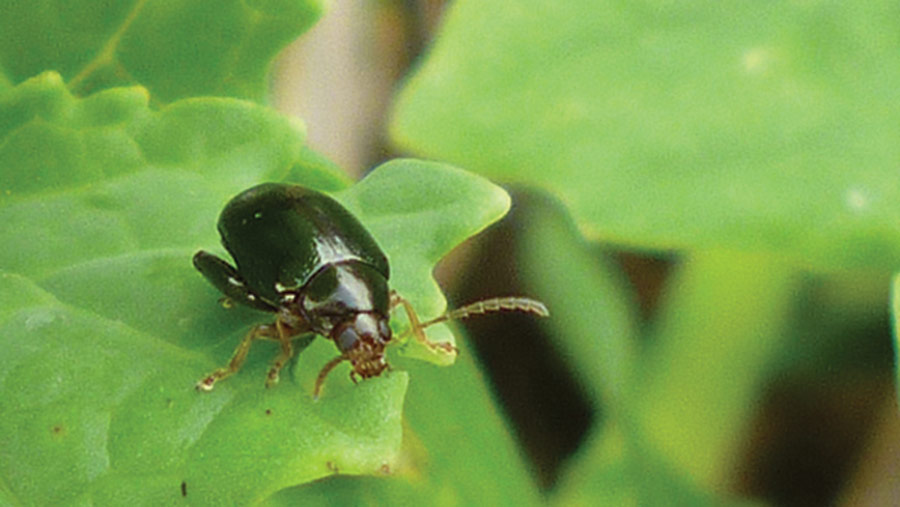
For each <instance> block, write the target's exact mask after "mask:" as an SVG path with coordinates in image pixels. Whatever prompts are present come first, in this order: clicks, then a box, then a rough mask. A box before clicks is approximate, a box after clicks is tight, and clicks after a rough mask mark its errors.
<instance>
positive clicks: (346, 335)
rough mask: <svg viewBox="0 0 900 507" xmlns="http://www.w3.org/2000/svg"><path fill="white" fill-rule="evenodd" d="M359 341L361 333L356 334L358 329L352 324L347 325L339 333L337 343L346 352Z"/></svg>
mask: <svg viewBox="0 0 900 507" xmlns="http://www.w3.org/2000/svg"><path fill="white" fill-rule="evenodd" d="M358 341H359V335H358V334H356V329H354V328H353V326H352V325H347V326H345V327H344V329H343V331H341V334H339V335H338V339H337V344H338V347H339V348H340V349H341V350H342V351H344V352H346V351H348V350H350V349H352V348H353V347H355V346H356V343H357V342H358Z"/></svg>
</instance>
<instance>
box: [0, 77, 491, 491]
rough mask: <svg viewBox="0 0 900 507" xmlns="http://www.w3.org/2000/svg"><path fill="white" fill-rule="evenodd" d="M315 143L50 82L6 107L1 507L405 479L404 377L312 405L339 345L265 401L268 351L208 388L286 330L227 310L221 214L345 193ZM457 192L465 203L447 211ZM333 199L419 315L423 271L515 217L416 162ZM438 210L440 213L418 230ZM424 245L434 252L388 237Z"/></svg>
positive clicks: (203, 111) (434, 305)
mask: <svg viewBox="0 0 900 507" xmlns="http://www.w3.org/2000/svg"><path fill="white" fill-rule="evenodd" d="M302 140H303V133H302V129H301V128H300V127H299V125H297V124H296V122H293V121H290V120H288V119H286V118H284V117H282V116H279V115H278V114H276V113H274V112H273V111H271V110H270V109H267V108H264V107H260V106H258V105H254V104H252V103H247V102H242V101H239V100H234V99H215V98H206V99H192V100H186V101H179V102H176V103H174V104H172V105H170V106H169V107H166V108H165V109H163V110H162V111H159V112H154V111H151V110H150V109H148V108H147V92H146V91H145V90H144V89H142V88H121V89H111V90H107V91H104V92H101V93H98V94H95V95H93V96H91V97H90V98H87V99H76V98H74V97H72V95H70V93H69V92H68V91H67V89H66V87H65V86H64V85H63V82H62V79H61V78H60V76H59V75H57V74H54V73H47V74H43V75H41V76H38V77H37V78H33V79H31V80H28V81H26V82H25V83H23V84H21V85H20V86H18V87H17V88H15V89H12V90H8V91H7V92H5V93H3V94H2V95H0V223H2V224H4V226H3V227H2V228H0V242H2V244H3V245H4V248H2V249H0V268H2V276H0V345H2V348H3V351H4V353H3V359H2V360H0V413H2V414H4V416H3V417H2V418H0V486H2V487H3V488H8V489H6V490H4V492H3V493H2V495H0V497H10V498H13V499H15V502H16V503H28V504H30V503H37V504H54V503H59V502H66V503H78V502H83V503H97V504H103V505H111V504H126V503H134V502H138V503H142V504H171V503H173V502H175V501H178V500H179V498H180V497H181V495H182V483H184V486H183V487H184V488H185V491H187V493H188V497H189V498H190V499H191V500H192V501H194V502H196V503H199V504H219V503H223V502H233V503H238V504H245V503H249V502H253V501H255V500H260V499H263V498H265V497H267V496H269V495H270V494H272V493H274V492H275V491H277V490H279V489H282V488H284V487H287V486H291V485H295V484H300V483H303V482H307V481H310V480H313V479H316V478H318V477H322V476H326V475H330V474H331V473H333V470H334V469H335V468H337V469H340V470H342V471H346V472H348V473H376V472H378V471H379V470H381V469H382V467H384V466H388V467H393V466H394V464H395V461H396V459H397V453H398V450H399V446H400V442H401V425H400V417H401V412H402V405H403V397H404V393H405V391H406V387H407V378H408V376H407V374H406V373H404V372H402V371H396V372H394V373H392V374H390V375H384V376H382V377H379V378H376V379H372V380H370V381H366V382H362V383H360V385H359V386H354V385H353V383H352V382H351V381H350V379H349V378H347V376H346V375H339V374H333V375H332V376H331V377H329V379H328V382H327V383H326V390H325V392H324V393H323V396H322V398H321V399H320V400H319V401H318V402H313V401H312V399H311V390H312V385H313V382H314V380H315V376H316V374H317V373H318V371H319V369H320V368H321V366H322V365H323V364H324V363H325V362H326V361H327V360H328V359H330V358H331V357H333V356H334V355H335V349H334V347H333V345H332V344H330V343H328V342H327V341H326V340H316V341H315V342H314V343H313V344H312V345H311V346H310V347H309V348H308V349H306V350H305V351H304V352H303V353H302V354H301V355H300V357H299V358H298V360H297V364H298V365H299V366H298V367H297V368H296V369H295V373H296V375H295V376H296V378H293V379H291V378H285V379H284V380H283V381H282V384H281V385H280V386H278V387H277V388H275V389H271V390H268V391H267V390H264V389H263V380H264V378H265V371H266V369H267V362H268V361H269V359H270V357H271V356H272V354H273V347H274V346H275V345H274V344H271V343H270V344H260V345H258V346H256V347H254V349H253V351H251V354H250V358H249V359H248V362H247V364H246V366H245V367H244V368H243V370H242V371H241V372H240V374H238V375H235V376H234V377H233V378H231V379H229V380H228V381H227V382H224V383H223V384H222V385H221V386H217V389H216V390H215V391H214V392H213V393H210V394H208V395H201V394H198V393H196V392H195V391H194V389H193V385H194V383H195V382H196V380H197V379H199V378H200V377H201V376H202V375H203V374H205V373H207V372H208V371H210V370H211V369H212V368H214V367H216V366H219V365H221V364H224V363H225V362H226V361H227V359H228V357H229V356H230V354H231V351H232V349H233V347H234V346H235V345H236V344H237V342H238V340H239V339H240V337H241V336H242V335H243V334H244V333H246V332H247V330H248V329H249V328H250V327H251V325H253V324H256V323H260V322H265V321H267V320H271V318H272V317H271V316H267V315H263V314H260V313H256V312H253V311H251V310H249V309H244V308H235V309H232V310H230V311H227V310H225V309H223V308H222V307H221V306H220V305H218V304H216V300H217V299H218V297H219V295H218V294H217V293H216V291H215V290H214V289H213V288H212V287H211V286H209V285H208V284H206V283H205V281H204V280H203V278H202V277H201V276H200V275H199V274H198V273H196V272H195V271H194V270H193V269H192V267H191V264H190V259H191V255H192V254H193V252H195V251H196V250H197V249H198V248H199V247H205V248H212V249H218V250H221V249H220V248H218V247H216V246H215V245H217V244H218V238H217V237H216V232H215V231H216V229H215V223H216V216H217V215H218V213H219V211H220V209H221V207H222V205H223V204H224V203H225V202H226V201H227V200H228V199H229V198H230V197H231V196H233V195H234V194H236V193H237V192H238V191H240V190H242V189H243V188H245V187H247V186H250V185H251V184H255V183H258V182H260V181H264V180H269V181H273V180H274V181H277V180H281V179H283V178H285V177H286V176H288V175H290V176H291V177H292V178H294V179H295V180H297V181H300V182H305V181H310V182H326V183H328V184H329V185H338V184H339V182H340V181H341V178H340V177H338V176H336V175H334V174H333V173H332V172H331V169H329V168H328V167H329V166H328V165H327V164H317V163H309V161H310V160H314V159H315V157H310V156H309V154H308V153H306V152H304V151H303V148H302ZM444 187H450V188H454V189H456V190H455V191H454V192H452V193H451V194H449V195H452V198H449V197H444V196H445V195H446V194H443V193H442V194H441V196H442V197H441V198H440V199H438V198H437V197H436V195H435V193H436V191H435V190H434V189H442V188H444ZM486 196H493V201H490V202H483V201H484V199H485V197H486ZM338 197H339V198H340V199H344V200H345V201H346V202H347V204H348V206H350V207H351V208H352V209H353V210H354V212H358V213H359V214H360V219H361V220H363V222H365V223H367V224H368V223H369V222H370V221H371V222H372V224H371V225H372V230H373V233H374V234H375V236H376V238H377V239H378V240H379V241H380V242H381V243H382V244H383V245H385V248H386V250H387V251H388V253H389V255H390V256H391V260H392V263H393V266H394V267H395V271H396V277H395V278H394V279H393V280H392V281H394V282H395V286H397V287H400V288H402V290H403V292H404V294H405V295H406V296H407V297H408V298H409V299H410V300H412V301H413V302H415V304H417V305H421V308H423V314H426V315H427V314H431V313H433V312H437V311H440V310H439V309H441V308H443V305H444V299H443V297H442V296H441V294H440V293H439V292H436V291H435V285H434V281H433V280H432V279H431V278H430V273H429V271H428V269H425V268H424V267H423V266H428V263H429V262H431V261H427V260H424V259H423V258H422V256H423V255H424V256H426V257H428V258H435V259H436V258H437V256H439V255H441V253H442V251H443V250H444V249H448V248H450V247H451V246H452V245H453V244H455V243H457V242H459V241H461V240H462V239H464V238H465V234H468V233H471V231H475V230H478V229H480V228H482V227H484V226H485V225H486V222H485V223H482V222H479V220H485V221H486V220H489V219H492V218H488V217H493V218H496V216H499V215H500V214H502V213H503V212H504V211H505V205H506V200H505V199H506V197H505V194H504V193H503V192H502V190H500V189H498V188H497V187H494V186H493V185H491V184H490V183H488V182H486V181H484V180H482V179H480V178H478V177H477V176H472V175H468V174H466V173H463V172H462V171H459V170H455V169H453V168H449V167H447V166H441V165H438V164H430V163H424V162H416V161H411V160H406V161H398V162H394V163H390V164H387V165H385V167H383V168H382V169H376V170H375V171H374V172H373V173H372V176H371V177H370V178H369V179H367V180H366V181H365V182H363V183H360V184H359V185H357V186H355V187H353V188H351V189H350V190H347V191H345V192H342V193H340V194H339V195H338ZM378 199H381V200H380V201H379V200H378ZM429 206H430V208H429ZM423 209H432V210H433V212H432V213H424V214H422V213H419V215H418V219H419V220H411V219H410V217H409V216H408V215H409V214H410V213H413V214H415V213H416V212H417V210H423ZM460 210H465V213H463V212H460ZM457 218H459V220H460V221H457V220H456V219H457ZM409 231H412V232H414V233H415V234H416V235H417V240H418V241H419V243H420V244H421V245H426V246H429V248H426V249H421V248H419V249H417V248H412V247H409V248H407V245H408V240H403V239H402V238H386V237H383V235H384V234H386V233H389V232H396V233H397V234H400V233H408V232H409ZM432 235H434V236H432ZM438 331H439V333H438V335H440V330H438ZM443 332H444V333H449V332H448V331H447V330H446V329H444V331H443ZM432 338H435V337H432ZM344 373H346V370H344ZM285 377H289V376H287V375H286V376H285ZM291 380H293V382H291ZM445 385H448V384H445Z"/></svg>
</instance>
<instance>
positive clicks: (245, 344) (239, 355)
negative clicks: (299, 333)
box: [197, 324, 278, 391]
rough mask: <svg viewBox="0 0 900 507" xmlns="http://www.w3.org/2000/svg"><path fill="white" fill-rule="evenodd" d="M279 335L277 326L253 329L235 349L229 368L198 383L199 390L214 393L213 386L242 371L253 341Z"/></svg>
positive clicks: (268, 325)
mask: <svg viewBox="0 0 900 507" xmlns="http://www.w3.org/2000/svg"><path fill="white" fill-rule="evenodd" d="M277 334H278V331H277V329H276V326H273V325H272V324H260V325H258V326H256V327H254V328H253V329H251V330H250V332H249V333H247V335H246V336H244V339H243V340H241V343H240V344H238V346H237V348H236V349H234V354H233V355H232V356H231V360H230V361H228V366H226V367H224V368H219V369H217V370H216V371H214V372H212V373H210V374H209V375H207V376H206V377H204V378H203V379H201V380H200V382H197V390H198V391H212V389H213V385H215V383H216V382H218V381H219V380H222V379H224V378H228V377H230V376H231V375H232V374H234V373H235V372H236V371H238V370H240V369H241V366H243V365H244V361H245V360H246V359H247V352H249V351H250V347H251V346H252V345H253V340H257V339H260V338H275V337H276V336H277Z"/></svg>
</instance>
